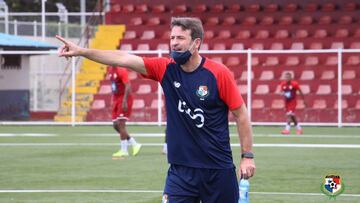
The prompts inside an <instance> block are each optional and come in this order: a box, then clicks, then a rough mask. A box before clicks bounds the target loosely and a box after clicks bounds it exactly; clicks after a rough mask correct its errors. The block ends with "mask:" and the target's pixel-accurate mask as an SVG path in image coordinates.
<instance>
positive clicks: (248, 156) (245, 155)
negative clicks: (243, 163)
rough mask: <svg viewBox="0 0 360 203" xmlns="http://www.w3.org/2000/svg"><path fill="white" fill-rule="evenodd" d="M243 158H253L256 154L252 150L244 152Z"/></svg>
mask: <svg viewBox="0 0 360 203" xmlns="http://www.w3.org/2000/svg"><path fill="white" fill-rule="evenodd" d="M241 158H248V159H253V158H254V154H253V153H252V152H244V153H242V154H241Z"/></svg>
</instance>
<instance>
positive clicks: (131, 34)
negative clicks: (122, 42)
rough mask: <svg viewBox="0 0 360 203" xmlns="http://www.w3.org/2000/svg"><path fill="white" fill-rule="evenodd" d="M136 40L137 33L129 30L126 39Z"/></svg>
mask: <svg viewBox="0 0 360 203" xmlns="http://www.w3.org/2000/svg"><path fill="white" fill-rule="evenodd" d="M135 38H136V32H135V31H133V30H128V31H126V32H125V35H124V39H135Z"/></svg>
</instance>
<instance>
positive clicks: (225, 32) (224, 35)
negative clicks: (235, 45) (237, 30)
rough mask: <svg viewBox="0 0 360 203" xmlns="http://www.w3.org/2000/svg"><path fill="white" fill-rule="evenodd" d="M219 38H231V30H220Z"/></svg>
mask: <svg viewBox="0 0 360 203" xmlns="http://www.w3.org/2000/svg"><path fill="white" fill-rule="evenodd" d="M217 38H219V39H230V38H231V32H230V30H220V32H219V34H218V36H217Z"/></svg>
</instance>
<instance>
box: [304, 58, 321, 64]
mask: <svg viewBox="0 0 360 203" xmlns="http://www.w3.org/2000/svg"><path fill="white" fill-rule="evenodd" d="M318 64H319V58H318V57H316V56H308V57H306V58H305V63H304V65H305V66H316V65H318Z"/></svg>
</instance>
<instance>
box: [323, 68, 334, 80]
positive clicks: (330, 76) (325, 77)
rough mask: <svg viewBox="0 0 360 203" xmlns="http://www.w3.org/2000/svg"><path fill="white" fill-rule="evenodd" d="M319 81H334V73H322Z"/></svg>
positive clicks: (327, 71) (329, 71) (330, 71)
mask: <svg viewBox="0 0 360 203" xmlns="http://www.w3.org/2000/svg"><path fill="white" fill-rule="evenodd" d="M320 79H321V80H334V79H335V72H334V71H332V70H325V71H323V72H322V74H321V77H320Z"/></svg>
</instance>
